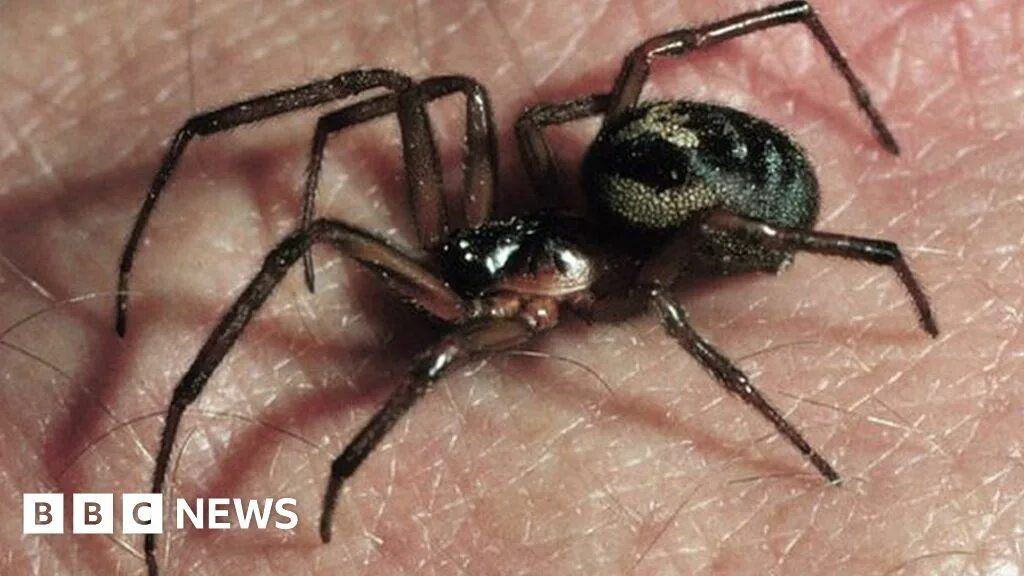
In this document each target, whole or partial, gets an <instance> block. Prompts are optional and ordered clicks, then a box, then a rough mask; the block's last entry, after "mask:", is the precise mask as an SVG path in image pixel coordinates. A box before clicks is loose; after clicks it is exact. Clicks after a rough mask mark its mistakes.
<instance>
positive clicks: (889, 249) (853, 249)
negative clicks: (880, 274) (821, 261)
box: [704, 210, 939, 337]
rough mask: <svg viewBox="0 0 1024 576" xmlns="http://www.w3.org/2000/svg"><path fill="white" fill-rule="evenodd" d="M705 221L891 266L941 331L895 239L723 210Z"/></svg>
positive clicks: (927, 321) (786, 245)
mask: <svg viewBox="0 0 1024 576" xmlns="http://www.w3.org/2000/svg"><path fill="white" fill-rule="evenodd" d="M704 223H705V225H706V226H712V227H714V228H718V229H721V230H729V231H733V232H739V233H743V234H747V235H749V236H751V237H752V238H756V239H757V240H759V241H760V242H762V243H763V244H764V245H765V246H768V247H771V248H777V249H779V250H785V251H796V250H800V251H804V252H814V253H817V254H827V255H829V256H842V257H843V258H850V259H854V260H862V261H865V262H871V263H873V264H881V265H883V266H890V267H892V269H893V270H894V271H895V272H896V276H897V277H898V278H899V279H900V282H902V283H903V286H904V287H906V289H907V292H909V293H910V299H911V300H912V301H913V302H914V306H915V307H916V308H917V318H918V321H919V323H920V325H921V328H922V329H923V330H924V331H925V332H927V333H928V334H930V335H932V336H933V337H934V336H938V334H939V327H938V325H937V324H936V322H935V315H934V314H933V313H932V309H931V306H930V305H929V304H928V297H927V296H925V293H924V290H923V289H922V288H921V284H920V283H919V282H918V281H917V278H915V277H914V274H913V272H911V271H910V267H909V266H907V261H906V260H904V259H903V254H902V253H900V248H899V246H897V245H896V244H895V243H893V242H889V241H886V240H875V239H871V238H858V237H856V236H847V235H845V234H829V233H827V232H817V231H815V230H801V229H796V228H781V227H778V226H772V225H769V224H765V223H764V222H760V221H758V220H752V219H750V218H744V217H742V216H737V215H736V214H731V213H729V212H725V211H721V210H718V211H715V212H712V213H711V214H709V215H708V217H707V219H706V220H705V221H704Z"/></svg>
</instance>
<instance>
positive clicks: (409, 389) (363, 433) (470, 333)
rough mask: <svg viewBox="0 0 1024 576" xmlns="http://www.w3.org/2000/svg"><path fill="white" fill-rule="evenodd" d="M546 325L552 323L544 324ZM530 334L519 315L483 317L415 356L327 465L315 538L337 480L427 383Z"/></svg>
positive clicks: (327, 521)
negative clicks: (399, 380) (405, 373)
mask: <svg viewBox="0 0 1024 576" xmlns="http://www.w3.org/2000/svg"><path fill="white" fill-rule="evenodd" d="M551 327H553V325H549V326H546V327H545V328H546V329H549V328H551ZM536 333H537V329H535V328H532V327H530V326H529V325H528V324H527V323H526V322H525V321H523V320H518V319H497V320H489V321H484V322H482V323H475V324H471V325H468V326H465V327H463V328H460V329H459V330H458V331H456V332H454V333H453V334H451V335H449V336H447V337H445V338H444V339H443V340H441V341H440V342H439V343H438V344H437V345H435V346H433V347H432V348H430V349H429V350H427V351H426V352H425V353H424V354H422V355H420V357H419V358H417V360H416V362H415V363H414V364H413V368H412V370H411V372H410V375H409V378H408V380H407V381H406V382H405V383H403V384H402V385H401V386H400V387H399V388H398V389H397V390H395V392H394V393H392V395H391V397H390V398H388V401H387V403H385V404H384V406H382V407H381V409H380V410H378V411H377V413H376V414H374V415H373V418H371V419H370V421H369V422H368V423H367V424H366V426H364V427H363V429H362V430H360V431H359V433H358V434H356V437H355V438H354V439H352V441H351V442H349V444H348V446H346V447H345V450H344V451H343V452H342V453H341V455H339V456H338V457H337V458H335V460H334V462H333V463H332V464H331V477H330V479H329V480H328V482H327V490H326V492H324V502H323V511H322V513H321V515H320V539H321V540H323V541H324V542H330V541H331V519H332V518H333V517H334V509H335V508H336V507H337V504H338V494H339V493H340V491H341V487H342V484H344V482H345V480H347V479H348V478H349V477H350V476H352V474H353V473H354V472H355V471H356V469H357V468H359V465H360V464H362V462H363V460H365V459H366V457H367V456H368V455H369V454H370V452H372V451H373V449H374V448H375V447H376V446H377V444H378V443H379V442H380V441H381V439H383V438H384V435H386V434H387V433H388V431H390V430H391V428H392V427H393V426H394V425H395V423H396V422H398V420H399V419H400V418H401V417H402V416H404V415H405V413H406V412H408V411H409V409H410V408H412V406H413V404H415V403H416V401H417V400H419V399H420V397H422V396H423V394H424V393H425V392H426V391H427V389H428V388H430V386H431V384H433V383H434V382H436V381H437V380H438V379H440V378H441V377H442V376H443V375H444V374H445V373H446V372H447V371H448V370H449V369H450V368H451V367H452V366H454V365H456V364H458V363H460V362H462V361H464V360H466V359H469V358H471V357H473V356H477V355H480V354H487V353H491V352H498V351H501V350H507V349H509V348H512V347H514V346H518V345H520V344H522V343H524V342H526V341H527V340H529V339H530V338H532V337H533V336H534V335H535V334H536Z"/></svg>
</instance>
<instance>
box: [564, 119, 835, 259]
mask: <svg viewBox="0 0 1024 576" xmlns="http://www.w3.org/2000/svg"><path fill="white" fill-rule="evenodd" d="M582 178H583V187H584V190H585V191H586V193H587V194H588V195H589V197H590V199H591V201H592V202H593V203H594V207H595V209H596V211H597V213H598V216H599V217H600V219H601V220H602V221H603V222H604V223H605V224H606V225H607V226H609V227H611V228H614V229H618V230H623V229H624V230H626V231H635V232H637V233H640V234H660V233H664V234H665V235H666V236H668V235H669V234H671V232H672V231H674V230H677V229H679V228H681V227H683V226H685V225H688V224H690V223H692V222H694V220H695V218H698V217H699V216H700V215H701V214H702V213H703V212H705V211H707V210H709V209H712V208H724V209H726V210H729V211H731V212H734V213H736V214H740V215H743V216H747V217H750V218H755V219H758V220H762V221H764V222H768V223H771V224H775V225H778V226H787V227H793V228H809V227H810V226H811V225H812V224H813V223H814V220H815V218H816V217H817V212H818V183H817V179H816V178H815V176H814V171H813V168H812V167H811V165H810V162H809V161H808V159H807V157H806V155H805V153H804V151H803V150H802V149H801V148H800V146H799V145H798V144H797V143H795V142H794V141H793V140H792V139H791V138H789V136H787V135H786V134H785V133H783V132H782V131H781V130H780V129H778V128H776V127H775V126H772V125H771V124H769V123H767V122H765V121H763V120H760V119H758V118H755V117H753V116H751V115H749V114H746V113H743V112H740V111H738V110H734V109H732V108H727V107H724V106H715V105H712V104H705V103H700V102H686V101H671V102H653V103H648V104H641V105H639V106H636V107H634V108H632V109H630V110H627V111H626V112H624V113H623V114H622V116H620V117H619V118H617V119H616V120H615V121H614V122H612V123H611V124H610V125H608V126H605V127H604V128H603V129H602V130H601V132H600V134H598V136H597V138H596V139H595V140H594V142H593V144H592V145H591V146H590V149H589V150H588V151H587V154H586V156H585V158H584V161H583V168H582ZM697 254H698V258H699V259H700V260H701V261H702V262H703V264H705V265H706V266H707V267H710V268H712V269H714V270H716V271H718V272H726V273H728V272H740V271H747V270H776V269H778V268H779V267H780V266H782V265H783V264H785V263H786V262H788V261H789V259H790V258H791V255H790V254H788V253H784V252H779V251H775V250H769V249H765V248H763V247H761V246H758V245H757V244H756V243H753V242H748V241H745V240H744V239H742V238H736V237H733V236H729V235H726V234H724V233H718V232H715V233H708V234H705V235H704V236H703V237H702V241H701V246H699V247H697Z"/></svg>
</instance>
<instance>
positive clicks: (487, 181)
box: [302, 76, 497, 291]
mask: <svg viewBox="0 0 1024 576" xmlns="http://www.w3.org/2000/svg"><path fill="white" fill-rule="evenodd" d="M456 92H459V93H461V94H462V95H463V96H464V97H465V100H466V159H465V162H464V163H463V184H462V186H463V201H464V203H465V204H464V210H463V213H464V214H465V220H466V222H465V224H466V225H468V226H477V225H479V224H481V223H482V222H484V221H486V220H487V219H488V218H489V217H490V214H491V207H492V205H493V202H494V190H495V188H496V187H497V170H496V167H497V142H496V140H495V133H494V120H493V114H492V112H491V105H490V100H489V99H488V96H487V90H486V89H485V88H484V87H483V86H481V85H480V84H479V83H477V82H476V81H475V80H473V79H472V78H469V77H467V76H437V77H433V78H428V79H426V80H424V81H423V82H421V83H419V84H417V85H415V86H413V87H410V88H409V89H408V90H406V91H405V92H403V93H402V95H401V96H399V95H396V94H385V95H383V96H378V97H376V98H372V99H370V100H367V101H365V102H359V103H357V104H352V105H350V106H347V107H345V108H342V109H340V110H337V111H335V112H331V113H328V114H325V115H324V116H321V117H320V119H319V120H318V121H317V126H316V132H315V134H314V136H313V143H312V150H311V152H310V155H309V164H308V165H307V167H306V181H305V185H304V191H303V206H302V226H303V228H305V227H307V226H308V225H309V222H310V221H311V220H312V219H313V207H314V204H315V201H316V189H317V185H318V183H319V176H320V167H321V165H322V162H323V155H324V147H325V146H326V144H327V138H328V137H329V136H331V135H332V134H334V133H336V132H340V131H341V130H344V129H346V128H349V127H351V126H354V125H357V124H361V123H363V122H367V121H370V120H374V119H376V118H380V117H381V116H385V115H388V114H393V113H395V112H396V111H399V109H400V107H401V112H400V113H399V123H400V127H401V132H402V142H403V147H404V150H403V154H404V157H405V170H406V182H407V186H408V189H409V201H410V204H411V205H412V208H413V210H412V211H413V216H414V219H415V221H416V229H417V234H418V236H419V240H420V242H421V244H422V245H423V246H424V247H430V246H432V245H433V244H435V243H436V242H437V241H438V240H440V239H441V238H442V237H443V236H444V234H445V230H446V228H447V226H448V223H447V215H446V210H445V204H444V194H443V190H442V182H441V170H440V161H439V159H438V155H437V149H436V147H435V145H434V139H433V135H432V133H431V130H430V124H429V120H428V117H427V112H426V109H425V105H426V104H428V103H429V102H430V101H432V100H436V99H438V98H442V97H444V96H448V95H450V94H453V93H456ZM400 102H401V104H400ZM303 258H304V263H305V270H306V285H307V286H308V287H309V289H310V291H312V290H313V288H314V283H315V273H314V270H313V255H312V252H307V253H306V255H305V256H304V257H303Z"/></svg>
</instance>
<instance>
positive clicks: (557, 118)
mask: <svg viewBox="0 0 1024 576" xmlns="http://www.w3.org/2000/svg"><path fill="white" fill-rule="evenodd" d="M607 108H608V95H607V94H591V95H589V96H584V97H583V98H579V99H577V100H571V101H569V102H560V103H557V104H540V105H538V106H532V107H530V108H527V109H526V111H525V112H523V113H522V115H520V116H519V119H518V120H517V121H516V139H517V141H518V143H519V156H520V157H521V158H522V160H523V165H524V167H525V168H526V173H527V174H528V175H529V177H530V183H531V184H533V188H534V190H536V191H537V192H539V193H540V194H542V195H543V197H544V198H555V197H557V196H558V194H559V192H560V190H561V187H560V186H559V185H558V167H557V165H556V163H555V158H554V154H552V152H551V146H550V145H548V141H547V138H545V137H544V128H546V127H548V126H552V125H556V124H565V123H567V122H572V121H574V120H581V119H583V118H587V117H589V116H596V115H598V114H603V113H604V112H605V110H606V109H607Z"/></svg>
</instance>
